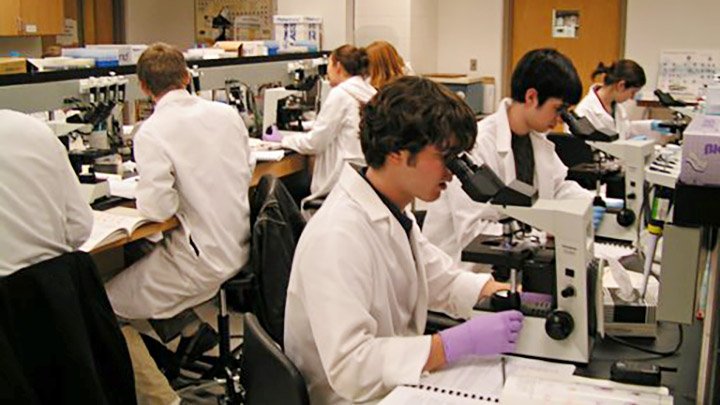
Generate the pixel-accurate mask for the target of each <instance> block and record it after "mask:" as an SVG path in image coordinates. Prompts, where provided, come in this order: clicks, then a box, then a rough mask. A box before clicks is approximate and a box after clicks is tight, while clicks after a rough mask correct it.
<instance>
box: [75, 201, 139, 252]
mask: <svg viewBox="0 0 720 405" xmlns="http://www.w3.org/2000/svg"><path fill="white" fill-rule="evenodd" d="M93 217H94V222H93V228H92V233H91V234H90V237H89V238H88V240H87V241H85V243H83V244H82V246H80V250H82V251H84V252H89V251H91V250H93V249H94V248H96V247H98V246H102V245H105V244H108V243H111V242H114V241H116V240H120V239H122V238H124V237H127V236H130V235H131V234H132V233H133V232H135V230H136V229H137V228H139V227H140V226H142V225H143V224H146V223H148V222H152V221H151V220H149V219H147V218H143V217H142V216H140V213H139V212H138V211H137V210H136V209H133V208H127V207H114V208H111V209H109V210H107V211H94V210H93Z"/></svg>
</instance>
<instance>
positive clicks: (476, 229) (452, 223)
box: [423, 49, 603, 268]
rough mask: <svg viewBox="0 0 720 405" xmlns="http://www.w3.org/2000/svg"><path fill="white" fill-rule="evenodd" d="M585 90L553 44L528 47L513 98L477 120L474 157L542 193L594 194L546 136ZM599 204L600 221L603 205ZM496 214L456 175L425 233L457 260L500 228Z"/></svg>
mask: <svg viewBox="0 0 720 405" xmlns="http://www.w3.org/2000/svg"><path fill="white" fill-rule="evenodd" d="M581 91H582V87H581V83H580V78H579V77H578V74H577V71H576V70H575V67H574V66H573V64H572V62H571V61H570V59H568V58H567V57H566V56H564V55H563V54H561V53H559V52H558V51H556V50H554V49H536V50H533V51H530V52H528V53H527V54H525V55H524V56H523V57H522V58H521V59H520V61H519V62H518V65H517V66H516V68H515V70H514V71H513V74H512V83H511V95H512V98H506V99H504V100H502V101H501V102H500V107H499V108H498V110H497V112H495V113H494V114H493V115H491V116H489V117H487V118H485V119H484V120H482V121H480V122H479V123H478V136H477V139H476V140H475V145H474V147H473V148H472V150H471V151H470V155H471V157H472V159H473V160H474V161H475V162H476V163H477V164H481V163H485V164H487V165H488V166H490V168H491V169H492V170H493V171H495V173H497V175H498V176H499V177H500V178H501V179H502V180H503V182H505V184H509V183H510V182H512V181H513V180H515V179H518V180H520V181H522V182H525V183H527V184H531V185H534V186H535V187H536V188H537V190H538V195H539V198H545V199H548V198H549V199H555V198H557V199H570V198H591V197H592V194H591V193H590V192H589V191H587V190H585V189H583V188H582V187H580V186H579V185H578V184H577V183H576V182H574V181H569V180H565V176H566V175H567V167H565V165H564V164H563V163H562V161H560V158H559V157H558V156H557V154H556V153H555V146H554V145H553V143H552V142H550V141H549V140H547V138H546V133H547V132H548V131H550V130H552V129H553V128H554V127H555V126H556V125H557V124H558V123H559V122H560V116H559V112H560V110H561V109H562V108H565V107H566V106H567V105H568V104H575V103H577V101H578V100H579V99H580V94H581ZM597 210H598V212H597V213H596V214H595V218H596V222H598V223H599V218H601V216H602V211H603V209H602V208H600V207H599V208H598V209H597ZM498 219H499V217H498V215H497V210H496V209H495V208H494V207H492V206H490V205H487V204H480V203H476V202H474V201H472V200H471V199H470V198H469V197H468V196H467V195H466V194H465V192H464V191H462V189H461V185H460V184H459V181H453V182H451V183H450V184H449V185H448V191H447V192H446V193H445V194H443V196H442V197H441V198H440V199H439V200H437V201H435V202H433V203H431V204H430V205H429V206H428V210H427V215H426V218H425V223H424V225H423V233H424V234H425V236H426V237H427V238H428V240H430V241H431V242H432V243H434V244H436V245H437V246H438V247H440V248H441V249H442V250H443V251H445V253H447V254H448V255H450V256H451V257H452V258H453V259H454V260H456V261H458V262H459V261H460V255H461V252H462V249H463V248H464V247H465V246H466V245H467V244H468V243H470V241H472V240H473V239H474V238H475V237H476V236H477V235H479V234H481V233H487V234H495V233H498V232H499V231H500V229H501V228H500V226H499V224H497V223H496V222H494V221H497V220H498ZM473 267H477V268H482V266H473Z"/></svg>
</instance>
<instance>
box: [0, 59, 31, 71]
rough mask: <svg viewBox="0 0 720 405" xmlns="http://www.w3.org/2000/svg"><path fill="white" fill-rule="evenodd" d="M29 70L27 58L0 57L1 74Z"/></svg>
mask: <svg viewBox="0 0 720 405" xmlns="http://www.w3.org/2000/svg"><path fill="white" fill-rule="evenodd" d="M26 72H27V63H26V61H25V58H6V57H0V75H14V74H18V73H26Z"/></svg>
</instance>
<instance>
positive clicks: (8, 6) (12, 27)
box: [0, 0, 64, 36]
mask: <svg viewBox="0 0 720 405" xmlns="http://www.w3.org/2000/svg"><path fill="white" fill-rule="evenodd" d="M0 9H1V10H3V11H2V13H0V36H26V35H56V34H59V33H61V32H62V31H63V22H64V13H63V0H0Z"/></svg>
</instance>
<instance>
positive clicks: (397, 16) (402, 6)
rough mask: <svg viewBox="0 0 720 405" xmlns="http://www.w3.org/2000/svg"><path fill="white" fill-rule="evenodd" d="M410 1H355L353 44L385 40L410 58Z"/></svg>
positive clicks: (404, 56) (364, 44) (358, 44)
mask: <svg viewBox="0 0 720 405" xmlns="http://www.w3.org/2000/svg"><path fill="white" fill-rule="evenodd" d="M410 1H411V0H390V1H388V0H355V45H357V46H366V45H368V44H369V43H371V42H373V41H376V40H385V41H388V42H390V43H391V44H393V45H394V46H395V48H396V49H397V50H398V52H399V53H400V55H402V56H403V58H407V59H410Z"/></svg>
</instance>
